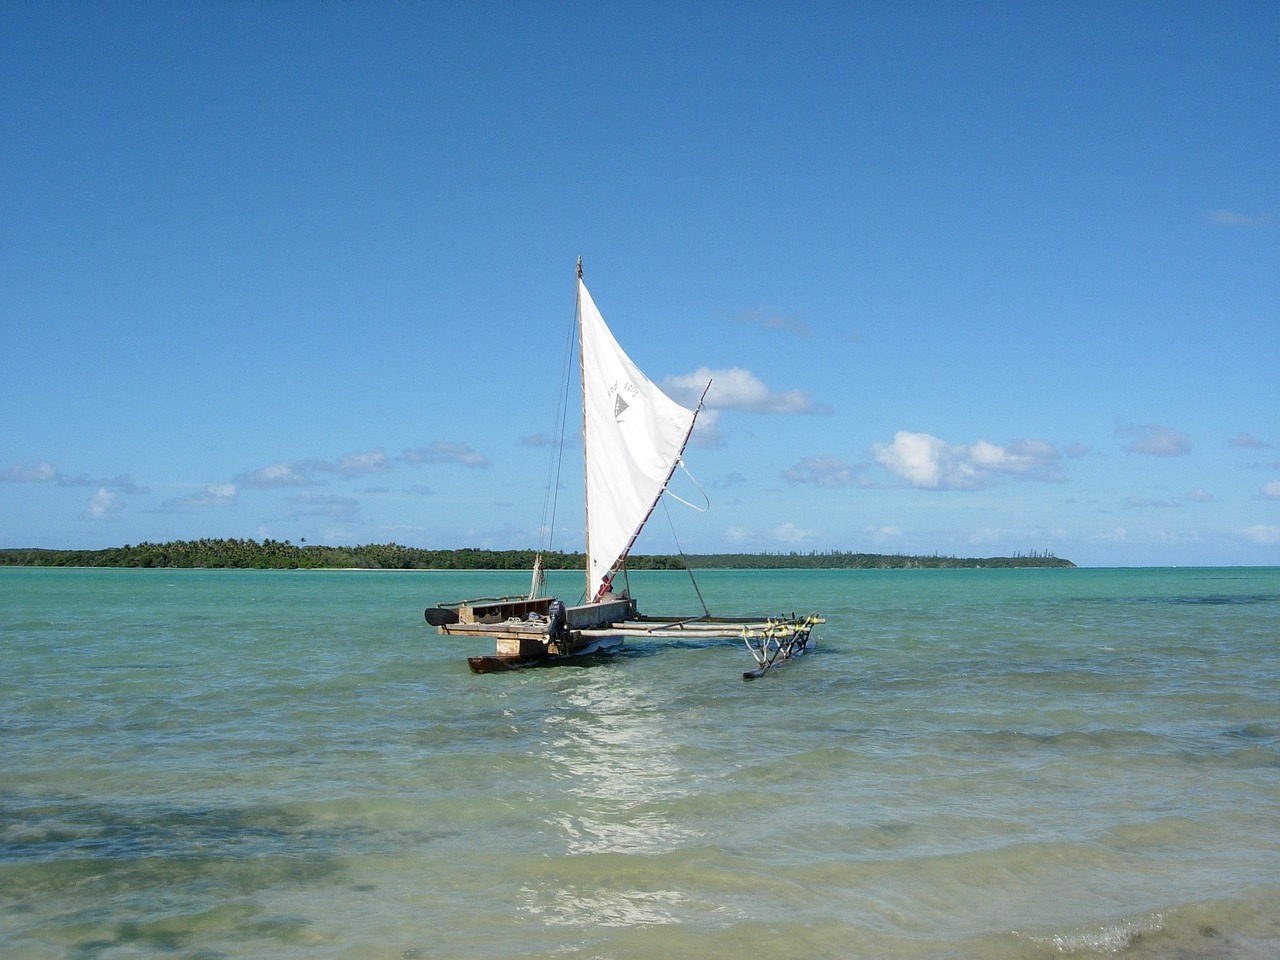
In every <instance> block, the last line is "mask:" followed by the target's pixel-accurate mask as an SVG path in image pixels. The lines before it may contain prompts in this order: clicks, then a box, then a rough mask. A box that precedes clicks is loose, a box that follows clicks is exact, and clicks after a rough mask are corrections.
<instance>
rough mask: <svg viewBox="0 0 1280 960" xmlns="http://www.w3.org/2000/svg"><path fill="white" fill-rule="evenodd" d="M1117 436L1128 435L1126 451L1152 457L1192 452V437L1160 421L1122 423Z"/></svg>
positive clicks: (1118, 426) (1175, 455) (1173, 455)
mask: <svg viewBox="0 0 1280 960" xmlns="http://www.w3.org/2000/svg"><path fill="white" fill-rule="evenodd" d="M1116 436H1118V437H1128V438H1129V442H1128V443H1126V444H1125V445H1124V451H1125V453H1142V454H1146V455H1147V456H1151V457H1181V456H1183V455H1185V454H1188V453H1190V452H1191V437H1189V436H1188V435H1187V434H1185V433H1183V432H1182V431H1181V430H1174V429H1173V428H1171V427H1162V426H1160V424H1158V423H1143V424H1134V423H1120V424H1117V425H1116Z"/></svg>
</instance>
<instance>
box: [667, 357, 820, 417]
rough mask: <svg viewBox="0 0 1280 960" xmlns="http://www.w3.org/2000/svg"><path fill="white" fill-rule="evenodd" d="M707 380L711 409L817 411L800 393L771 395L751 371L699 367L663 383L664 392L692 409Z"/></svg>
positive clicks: (772, 411) (708, 407) (780, 411)
mask: <svg viewBox="0 0 1280 960" xmlns="http://www.w3.org/2000/svg"><path fill="white" fill-rule="evenodd" d="M708 381H710V383H711V389H710V390H708V391H707V399H706V407H707V409H714V410H743V411H746V412H748V413H814V412H816V410H817V408H816V407H815V406H814V404H813V402H812V401H810V399H809V396H808V394H806V393H805V392H804V391H803V390H791V391H788V392H786V393H774V392H773V391H771V390H770V389H769V388H768V387H767V386H765V385H764V383H762V382H761V381H760V380H758V379H756V377H755V375H754V374H753V373H752V372H751V371H750V370H744V369H742V368H741V367H731V368H729V369H725V370H712V369H711V368H710V367H699V368H698V369H697V370H695V371H694V372H693V373H686V374H683V375H681V376H677V377H668V378H667V379H665V380H663V381H662V383H661V387H662V390H663V392H665V393H667V394H668V395H670V396H671V398H672V399H673V400H675V401H676V402H677V403H682V404H684V405H685V406H689V407H692V406H694V405H695V404H697V402H698V398H699V397H701V396H702V391H703V390H704V389H705V388H706V386H707V382H708Z"/></svg>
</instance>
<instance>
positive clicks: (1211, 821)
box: [0, 568, 1280, 960]
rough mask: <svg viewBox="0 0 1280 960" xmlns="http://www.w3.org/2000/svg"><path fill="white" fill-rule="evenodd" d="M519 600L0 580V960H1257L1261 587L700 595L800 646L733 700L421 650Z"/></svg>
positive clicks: (249, 584) (1268, 913) (62, 574)
mask: <svg viewBox="0 0 1280 960" xmlns="http://www.w3.org/2000/svg"><path fill="white" fill-rule="evenodd" d="M551 582H552V586H553V588H554V589H557V590H559V591H561V592H562V593H563V595H565V596H566V597H567V598H569V599H576V594H577V592H578V591H579V590H580V585H579V582H578V577H577V576H576V575H574V576H571V575H567V574H562V575H553V579H552V581H551ZM525 584H526V580H525V577H524V576H522V575H507V574H494V573H436V572H404V573H376V572H340V571H328V572H267V571H189V570H32V569H12V568H7V569H6V568H0V956H2V957H5V958H10V960H28V958H31V960H34V958H77V960H91V958H125V957H128V958H148V957H157V958H172V957H190V958H202V960H213V958H247V957H270V958H425V957H440V958H463V960H470V958H494V960H505V958H517V957H518V958H566V957H568V958H574V957H578V958H587V957H590V958H611V960H650V958H652V960H657V958H673V957H689V958H694V957H696V958H726V960H730V958H732V960H741V958H754V957H760V958H797V960H799V958H805V960H815V958H912V960H914V958H993V960H1002V958H1040V957H1082V958H1087V957H1121V958H1130V957H1135V958H1157V957H1159V958H1201V957H1203V958H1238V957H1247V958H1255V957H1256V958H1261V957H1267V958H1270V957H1275V956H1280V570H1277V569H1199V570H1172V569H1169V570H958V571H883V572H879V571H803V572H769V571H752V572H731V571H717V572H710V573H704V574H701V575H700V576H699V585H700V587H701V589H702V592H703V595H704V596H705V597H706V599H707V603H708V605H709V606H710V608H711V609H712V611H713V612H716V613H724V614H728V613H736V612H744V613H791V612H795V613H808V612H814V611H817V612H821V613H822V614H823V615H825V616H826V618H827V621H828V622H827V623H826V624H825V625H824V626H822V627H819V628H818V629H817V630H816V631H815V633H816V635H817V636H818V637H819V646H818V649H817V651H816V652H815V653H813V654H811V655H809V656H807V657H804V658H803V659H801V660H799V661H797V662H794V663H791V664H788V665H786V666H784V667H782V668H780V669H777V670H775V671H773V672H771V673H770V674H768V675H767V676H765V677H764V678H762V679H760V680H757V681H755V682H753V683H744V682H743V681H742V679H741V673H742V671H743V670H745V669H748V668H749V667H751V666H753V665H754V664H753V662H752V661H751V660H750V657H749V656H748V654H747V652H746V650H745V648H744V647H743V646H742V645H741V644H740V643H736V642H732V641H717V642H703V643H674V642H669V641H654V642H648V643H631V644H629V647H628V649H627V651H626V652H624V653H622V654H620V655H618V656H616V657H613V658H610V659H609V660H607V661H606V662H604V663H602V664H599V665H596V666H592V667H589V668H577V667H561V668H554V669H538V670H528V671H523V672H520V673H511V674H501V675H488V676H473V675H472V674H470V673H469V672H468V670H467V666H466V661H465V658H466V656H467V655H468V654H473V653H478V652H489V646H488V645H487V644H486V643H485V642H483V641H482V642H479V643H477V642H476V641H469V640H462V639H454V638H448V637H441V636H438V635H437V634H436V633H435V632H434V631H433V630H432V629H430V628H429V627H427V625H426V624H425V623H424V621H423V619H422V609H423V607H425V606H427V605H428V604H430V603H434V602H436V601H438V600H449V599H459V598H462V597H464V596H494V595H499V594H503V593H518V592H520V591H521V590H522V589H524V588H525ZM631 585H632V592H633V593H634V594H635V595H636V596H637V597H638V598H639V599H640V601H641V608H642V610H645V611H647V612H651V613H657V614H667V613H671V612H674V611H696V610H697V609H698V607H697V600H696V597H694V596H693V594H692V592H691V590H690V588H689V582H688V578H687V577H686V576H685V575H684V574H674V573H651V574H643V575H636V576H633V577H632V580H631Z"/></svg>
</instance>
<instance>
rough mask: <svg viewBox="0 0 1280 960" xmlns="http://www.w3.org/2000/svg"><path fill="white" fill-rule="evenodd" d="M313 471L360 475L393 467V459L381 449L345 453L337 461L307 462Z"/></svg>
mask: <svg viewBox="0 0 1280 960" xmlns="http://www.w3.org/2000/svg"><path fill="white" fill-rule="evenodd" d="M307 466H308V468H309V469H310V470H311V471H314V472H318V473H336V474H339V475H340V476H343V477H360V476H364V475H366V474H370V473H383V472H384V471H387V470H390V469H391V461H390V460H389V459H388V458H387V455H386V454H385V453H383V452H382V451H381V450H371V451H369V452H368V453H348V454H344V455H343V457H342V459H340V460H339V461H338V462H337V463H328V462H327V461H324V460H313V461H309V462H308V464H307Z"/></svg>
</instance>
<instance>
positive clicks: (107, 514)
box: [84, 487, 124, 520]
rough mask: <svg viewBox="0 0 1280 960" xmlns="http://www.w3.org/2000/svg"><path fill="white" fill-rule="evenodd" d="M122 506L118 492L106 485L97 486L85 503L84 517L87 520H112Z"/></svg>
mask: <svg viewBox="0 0 1280 960" xmlns="http://www.w3.org/2000/svg"><path fill="white" fill-rule="evenodd" d="M123 507H124V501H123V500H121V499H120V494H118V493H116V492H114V491H112V490H108V489H107V488H106V487H99V488H98V492H97V493H95V494H94V495H93V496H92V497H90V498H89V502H88V504H86V505H85V508H84V517H85V519H87V520H113V519H115V517H116V515H117V514H119V513H120V510H121V508H123Z"/></svg>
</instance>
